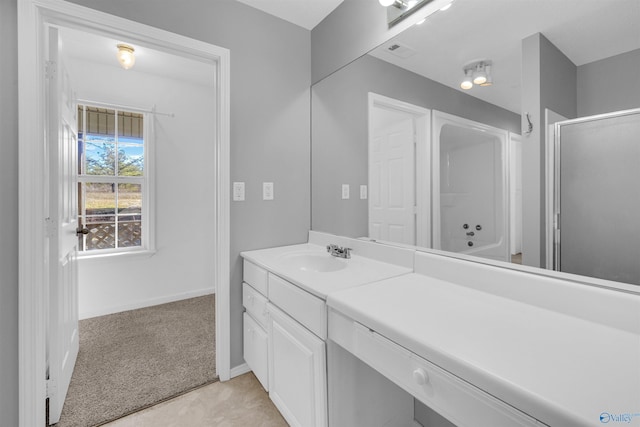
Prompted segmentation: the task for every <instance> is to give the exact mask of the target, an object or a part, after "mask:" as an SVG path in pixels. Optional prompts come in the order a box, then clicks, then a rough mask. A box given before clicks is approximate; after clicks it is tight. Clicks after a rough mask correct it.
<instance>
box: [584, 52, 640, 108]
mask: <svg viewBox="0 0 640 427" xmlns="http://www.w3.org/2000/svg"><path fill="white" fill-rule="evenodd" d="M639 70H640V49H636V50H632V51H631V52H626V53H622V54H620V55H616V56H612V57H610V58H605V59H602V60H600V61H595V62H591V63H589V64H584V65H581V66H579V67H578V117H584V116H592V115H595V114H604V113H611V112H614V111H621V110H629V109H633V108H640V79H639V78H638V76H639V75H640V71H639Z"/></svg>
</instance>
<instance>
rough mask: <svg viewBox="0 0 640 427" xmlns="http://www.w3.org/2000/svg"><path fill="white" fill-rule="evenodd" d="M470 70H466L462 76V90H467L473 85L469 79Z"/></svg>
mask: <svg viewBox="0 0 640 427" xmlns="http://www.w3.org/2000/svg"><path fill="white" fill-rule="evenodd" d="M472 73H473V71H472V70H466V75H465V76H464V80H462V83H460V87H461V88H462V89H464V90H469V89H471V88H472V87H473V82H472V81H471V75H472Z"/></svg>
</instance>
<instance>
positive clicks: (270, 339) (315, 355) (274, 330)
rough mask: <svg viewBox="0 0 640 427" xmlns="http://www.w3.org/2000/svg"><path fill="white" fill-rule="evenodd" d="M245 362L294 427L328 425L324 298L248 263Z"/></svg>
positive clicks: (245, 270) (244, 298)
mask: <svg viewBox="0 0 640 427" xmlns="http://www.w3.org/2000/svg"><path fill="white" fill-rule="evenodd" d="M243 278H244V283H243V285H242V303H243V305H244V307H245V309H246V312H245V313H244V359H245V361H246V362H247V365H249V367H250V368H251V369H252V370H253V372H254V374H255V375H256V377H257V378H258V380H260V383H261V384H262V385H263V386H264V388H265V390H267V391H268V392H269V397H270V398H271V400H272V401H273V403H274V404H275V405H276V407H277V408H278V410H279V411H280V412H281V413H282V415H283V417H284V418H285V419H286V420H287V422H288V423H289V425H291V426H301V427H316V426H317V427H322V426H326V425H327V379H326V366H327V363H326V345H325V342H324V339H325V338H326V335H327V314H326V313H327V310H326V304H325V302H324V300H322V299H320V298H318V297H316V296H314V295H312V294H310V293H309V292H306V291H304V290H302V289H300V288H299V287H298V286H296V285H294V284H292V283H290V282H288V281H286V280H284V279H282V278H280V277H278V276H276V275H275V274H272V273H268V272H267V270H264V269H262V268H260V267H258V266H256V265H254V264H252V263H251V262H249V261H246V260H245V261H244V277H243Z"/></svg>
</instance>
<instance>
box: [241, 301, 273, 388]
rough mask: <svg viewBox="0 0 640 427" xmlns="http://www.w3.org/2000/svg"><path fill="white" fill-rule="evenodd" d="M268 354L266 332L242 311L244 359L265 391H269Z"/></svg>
mask: <svg viewBox="0 0 640 427" xmlns="http://www.w3.org/2000/svg"><path fill="white" fill-rule="evenodd" d="M268 356H269V347H268V345H267V332H266V331H265V330H264V329H262V327H260V325H258V323H257V322H256V321H255V320H253V318H252V317H251V316H249V315H248V314H247V313H244V360H245V362H247V365H249V367H250V368H251V370H252V371H253V373H254V375H255V376H256V378H258V381H260V384H262V387H264V389H265V390H267V391H269V382H268V380H269V374H268V362H267V358H268Z"/></svg>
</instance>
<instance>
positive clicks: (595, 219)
mask: <svg viewBox="0 0 640 427" xmlns="http://www.w3.org/2000/svg"><path fill="white" fill-rule="evenodd" d="M556 135H557V137H556V141H555V143H556V167H555V171H556V179H555V183H556V185H555V186H556V188H555V192H556V195H555V204H556V209H555V213H556V215H558V217H557V228H558V229H559V232H556V233H555V235H556V242H555V245H554V247H555V251H556V254H555V261H554V263H555V265H554V268H555V269H556V270H559V271H565V272H568V273H575V274H581V275H585V276H590V277H596V278H601V279H608V280H615V281H620V282H626V283H633V284H639V285H640V110H633V111H626V112H620V113H613V114H607V115H601V116H594V117H587V118H581V119H576V120H568V121H565V122H560V123H558V124H556Z"/></svg>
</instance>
